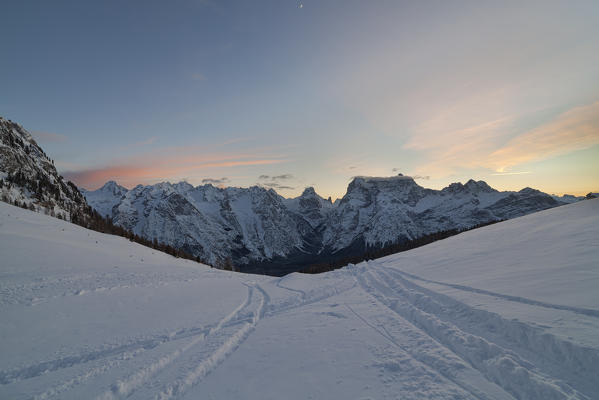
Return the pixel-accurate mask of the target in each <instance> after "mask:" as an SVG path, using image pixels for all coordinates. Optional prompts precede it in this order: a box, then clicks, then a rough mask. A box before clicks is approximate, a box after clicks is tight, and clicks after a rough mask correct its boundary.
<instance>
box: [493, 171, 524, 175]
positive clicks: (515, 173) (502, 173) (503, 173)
mask: <svg viewBox="0 0 599 400" xmlns="http://www.w3.org/2000/svg"><path fill="white" fill-rule="evenodd" d="M527 174H532V172H531V171H520V172H496V173H494V174H491V175H493V176H508V175H527Z"/></svg>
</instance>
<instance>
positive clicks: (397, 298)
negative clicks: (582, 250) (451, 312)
mask: <svg viewBox="0 0 599 400" xmlns="http://www.w3.org/2000/svg"><path fill="white" fill-rule="evenodd" d="M363 268H364V271H363V272H362V273H361V274H360V273H358V281H359V282H360V285H361V286H362V288H363V289H364V290H365V291H366V292H368V293H369V294H371V295H372V296H373V297H374V298H375V299H377V300H378V301H379V302H380V303H382V304H384V305H385V306H386V307H387V308H389V309H390V310H391V311H393V312H394V313H396V314H398V315H399V316H401V317H403V318H404V319H405V320H407V321H409V322H411V323H412V324H414V325H415V326H416V327H418V328H420V329H421V330H422V332H423V333H425V334H426V335H428V336H429V337H431V338H433V339H434V340H435V341H437V342H438V343H439V344H441V345H443V346H444V347H446V348H447V349H449V350H450V351H451V352H453V353H454V354H456V355H457V356H458V357H460V358H461V359H462V360H464V361H466V362H467V363H468V364H469V365H470V366H472V367H473V368H474V369H476V370H478V371H479V372H480V373H481V374H482V375H483V376H485V377H486V378H487V379H488V380H489V381H490V382H493V383H495V384H497V385H498V386H500V387H502V388H503V389H504V390H505V391H506V392H508V393H511V394H512V395H513V396H514V397H515V398H520V399H526V398H543V399H556V400H557V399H566V398H567V399H587V398H588V397H586V396H585V395H583V394H582V393H579V392H578V391H576V390H575V389H573V388H572V387H570V386H569V385H568V384H567V383H565V382H564V381H561V377H557V378H554V377H551V376H547V375H545V374H543V373H542V372H541V371H539V369H538V368H536V366H535V365H534V364H532V363H531V362H529V361H528V360H525V359H523V358H521V357H520V356H519V355H518V354H516V353H514V351H513V349H509V350H508V349H505V348H503V347H501V346H500V345H498V344H496V343H494V342H493V341H492V340H490V339H489V338H488V336H487V337H480V336H477V335H475V334H471V333H469V332H465V331H463V330H462V329H460V328H459V327H458V326H456V325H455V324H454V323H453V322H450V320H449V319H443V318H441V317H440V315H439V313H440V312H443V311H445V310H447V308H450V307H451V306H452V305H454V304H451V303H450V304H447V302H435V299H434V297H436V296H442V295H436V294H434V293H433V292H428V293H424V292H419V291H418V290H417V289H415V287H416V286H415V285H412V287H410V288H409V289H408V288H407V287H405V286H403V284H402V282H401V280H399V279H393V278H392V277H391V276H390V274H386V273H385V270H382V269H381V268H378V267H376V263H370V264H369V265H368V266H367V267H363ZM404 282H405V281H404ZM431 296H434V297H431ZM432 303H436V304H432ZM454 303H457V302H455V301H454ZM464 307H467V306H464ZM483 313H487V312H485V311H483ZM457 314H462V315H465V316H466V318H468V322H469V323H475V324H476V326H477V327H478V328H481V329H480V330H479V332H478V333H480V331H484V330H485V329H486V326H485V322H488V321H484V320H481V321H477V320H476V318H473V317H472V315H468V314H474V315H475V316H476V310H472V309H470V310H467V311H466V310H460V312H457ZM489 314H490V313H489ZM451 321H454V320H453V319H452V320H451ZM522 325H524V324H522ZM522 325H520V326H519V328H520V329H522V328H523V326H522ZM528 333H529V332H524V333H523V336H524V337H522V336H521V338H522V339H523V341H522V342H521V343H520V344H521V345H524V346H526V345H527V343H525V342H524V340H528V339H530V338H528V337H526V336H525V335H526V334H528ZM544 336H545V337H547V336H548V335H544ZM554 343H555V342H553V343H551V344H548V348H547V349H545V350H549V351H551V350H552V347H553V350H555V348H559V346H556V345H555V344H554ZM568 345H569V346H571V344H568ZM531 353H534V351H533V352H531ZM574 354H576V355H579V356H580V357H578V358H576V359H574V360H571V359H570V360H567V359H566V357H564V356H563V355H559V354H558V355H556V357H557V358H559V359H560V361H562V362H568V361H570V362H571V363H575V364H578V365H576V367H577V369H576V371H577V372H582V373H585V374H586V375H593V374H596V372H595V371H594V370H593V369H590V370H589V369H585V368H586V367H587V366H586V365H584V364H585V361H587V360H586V359H585V358H586V357H587V354H584V352H581V353H579V354H577V353H576V352H574ZM556 362H557V361H556ZM593 363H596V360H593V359H592V357H591V360H590V365H589V367H590V366H592V365H593ZM594 365H596V364H594ZM589 378H590V377H589ZM591 390H592V391H591V393H597V391H596V390H598V388H597V387H595V388H593V389H591Z"/></svg>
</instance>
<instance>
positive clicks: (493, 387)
mask: <svg viewBox="0 0 599 400" xmlns="http://www.w3.org/2000/svg"><path fill="white" fill-rule="evenodd" d="M598 242H599V200H593V201H583V202H580V203H575V204H572V205H568V206H563V207H558V208H555V209H551V210H547V211H543V212H540V213H536V214H531V215H529V216H526V217H522V218H517V219H514V220H511V221H507V222H503V223H500V224H496V225H492V226H488V227H485V228H482V229H478V230H475V231H470V232H466V233H464V234H461V235H458V236H455V237H452V238H450V239H446V240H443V241H439V242H436V243H433V244H432V245H428V246H424V247H422V248H419V249H415V250H412V251H409V252H404V253H400V254H397V255H392V256H389V257H386V258H383V259H379V260H374V261H370V262H365V263H361V264H359V265H355V266H354V265H350V266H348V267H346V268H343V269H341V270H337V271H332V272H330V273H326V274H321V275H302V274H297V273H294V274H290V275H287V276H285V277H283V278H272V277H266V276H257V275H246V274H237V273H231V272H226V271H219V270H214V269H211V268H209V267H206V266H202V265H200V264H197V263H193V262H191V261H187V260H181V259H175V258H173V257H170V256H168V255H165V254H162V253H159V252H156V251H155V250H152V249H149V248H145V247H143V246H140V245H138V244H135V243H132V242H129V241H127V240H125V239H122V238H119V237H114V236H109V235H103V234H100V233H97V232H91V231H88V230H86V229H83V228H81V227H78V226H75V225H72V224H69V223H67V222H64V221H60V220H57V219H54V218H50V217H48V216H45V215H41V214H36V213H32V212H29V211H27V210H22V209H19V208H16V207H13V206H10V205H6V204H3V203H0V354H1V355H2V356H1V357H0V398H10V399H31V398H34V399H53V398H57V399H79V398H98V399H121V398H131V399H175V398H177V399H179V398H180V399H197V398H206V399H230V398H245V399H281V398H285V399H310V398H312V399H322V398H344V399H345V398H347V399H352V398H354V399H368V398H370V399H396V398H401V399H423V398H426V399H533V400H534V399H594V398H598V397H599V373H598V371H599V339H598V338H599V298H598V297H599V295H598V293H597V292H598V291H597V290H596V287H597V283H598V282H599V265H598V261H597V260H599V243H598Z"/></svg>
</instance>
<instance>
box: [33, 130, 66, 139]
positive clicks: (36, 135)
mask: <svg viewBox="0 0 599 400" xmlns="http://www.w3.org/2000/svg"><path fill="white" fill-rule="evenodd" d="M31 135H33V137H34V138H36V139H38V140H39V141H41V142H65V141H66V140H67V137H66V136H65V135H61V134H60V133H51V132H42V131H32V132H31Z"/></svg>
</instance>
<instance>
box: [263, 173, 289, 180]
mask: <svg viewBox="0 0 599 400" xmlns="http://www.w3.org/2000/svg"><path fill="white" fill-rule="evenodd" d="M258 179H259V180H261V181H264V180H271V181H281V180H289V179H294V176H293V175H292V174H282V175H274V176H270V175H260V176H259V177H258Z"/></svg>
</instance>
